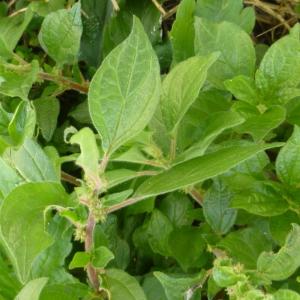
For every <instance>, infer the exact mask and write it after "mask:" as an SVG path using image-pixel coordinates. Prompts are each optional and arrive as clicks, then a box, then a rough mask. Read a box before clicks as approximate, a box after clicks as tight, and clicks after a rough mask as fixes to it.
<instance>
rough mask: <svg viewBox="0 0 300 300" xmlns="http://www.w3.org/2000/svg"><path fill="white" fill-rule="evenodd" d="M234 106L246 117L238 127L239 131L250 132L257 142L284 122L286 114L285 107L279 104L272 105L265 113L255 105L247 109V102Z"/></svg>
mask: <svg viewBox="0 0 300 300" xmlns="http://www.w3.org/2000/svg"><path fill="white" fill-rule="evenodd" d="M234 108H235V110H236V111H237V112H239V113H240V114H241V115H242V116H243V117H244V118H245V122H244V123H243V124H242V125H241V126H239V127H238V128H237V129H236V130H237V132H239V133H249V134H250V135H251V136H252V137H253V139H254V141H256V142H258V141H260V140H262V139H263V138H264V137H265V136H266V135H267V134H268V133H269V132H270V131H272V130H273V129H275V128H277V127H278V126H279V125H280V124H281V123H282V122H284V120H285V116H286V111H285V108H284V107H282V106H279V105H273V106H271V107H270V108H268V109H267V110H266V111H265V112H264V113H260V112H258V111H257V110H256V109H255V108H254V107H252V108H250V109H251V111H247V109H248V108H249V105H248V104H247V103H237V105H236V106H235V107H234Z"/></svg>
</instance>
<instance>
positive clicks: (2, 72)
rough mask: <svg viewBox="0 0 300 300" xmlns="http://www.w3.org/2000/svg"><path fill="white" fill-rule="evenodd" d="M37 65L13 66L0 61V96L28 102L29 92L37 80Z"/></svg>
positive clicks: (35, 63)
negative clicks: (18, 98)
mask: <svg viewBox="0 0 300 300" xmlns="http://www.w3.org/2000/svg"><path fill="white" fill-rule="evenodd" d="M38 71H39V64H38V62H37V61H36V60H34V61H32V62H31V64H26V65H13V64H9V63H5V62H4V61H3V60H2V59H1V60H0V94H3V95H6V96H9V97H20V98H21V99H23V100H28V94H29V91H30V89H31V87H32V85H33V83H34V82H35V81H36V80H37V74H38Z"/></svg>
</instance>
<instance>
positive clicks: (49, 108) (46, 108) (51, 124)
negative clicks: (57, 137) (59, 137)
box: [33, 97, 60, 142]
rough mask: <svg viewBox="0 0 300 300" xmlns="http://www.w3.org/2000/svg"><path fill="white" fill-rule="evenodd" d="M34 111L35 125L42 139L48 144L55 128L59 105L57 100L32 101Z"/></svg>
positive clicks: (52, 98)
mask: <svg viewBox="0 0 300 300" xmlns="http://www.w3.org/2000/svg"><path fill="white" fill-rule="evenodd" d="M33 105H34V107H35V110H36V118H37V124H38V126H39V128H40V130H41V133H42V136H43V138H44V139H45V140H46V141H47V142H49V141H50V140H51V138H52V136H53V133H54V131H55V129H56V126H57V118H58V115H59V110H60V104H59V101H58V100H57V98H54V97H45V98H39V99H36V100H34V101H33Z"/></svg>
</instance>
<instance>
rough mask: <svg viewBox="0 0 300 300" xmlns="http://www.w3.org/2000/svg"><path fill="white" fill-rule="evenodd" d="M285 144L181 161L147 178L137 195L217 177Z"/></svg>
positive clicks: (234, 148) (252, 146)
mask: <svg viewBox="0 0 300 300" xmlns="http://www.w3.org/2000/svg"><path fill="white" fill-rule="evenodd" d="M281 145H282V144H279V143H277V144H276V143H275V144H269V145H268V144H266V145H255V144H249V145H247V146H246V145H244V146H232V147H226V148H224V149H221V150H218V151H216V152H212V153H209V154H206V155H203V156H201V157H199V158H194V159H191V160H188V161H185V162H183V163H181V164H178V165H176V166H174V167H172V168H171V169H169V170H167V171H164V172H162V173H160V174H158V175H156V176H153V177H151V178H149V179H147V180H145V181H144V182H143V183H142V184H141V185H140V186H139V187H138V189H137V191H136V193H135V195H134V196H136V197H138V198H140V199H144V198H148V197H152V196H156V195H160V194H165V193H168V192H172V191H175V190H178V189H181V188H184V187H186V186H188V185H193V184H195V183H198V182H201V181H204V180H206V179H209V178H212V177H216V176H218V175H220V174H222V173H225V172H227V171H228V170H230V169H231V168H233V167H235V166H237V165H238V164H240V163H242V162H244V161H246V160H247V159H249V158H251V157H252V156H254V155H255V154H257V153H259V152H262V151H264V150H266V149H270V148H276V147H280V146H281Z"/></svg>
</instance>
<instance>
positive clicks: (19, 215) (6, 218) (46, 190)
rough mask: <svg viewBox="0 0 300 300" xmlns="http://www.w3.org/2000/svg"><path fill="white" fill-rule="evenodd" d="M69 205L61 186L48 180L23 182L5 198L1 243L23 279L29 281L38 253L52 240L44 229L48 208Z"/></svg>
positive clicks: (1, 220) (2, 209)
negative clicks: (45, 213) (45, 212)
mask: <svg viewBox="0 0 300 300" xmlns="http://www.w3.org/2000/svg"><path fill="white" fill-rule="evenodd" d="M20 199H22V201H20ZM69 204H70V198H69V195H68V194H67V193H66V192H65V191H64V189H63V188H62V186H61V185H60V184H58V183H49V182H43V183H42V182H39V183H26V184H23V185H20V186H18V187H16V188H15V189H14V190H13V191H12V192H11V193H10V194H9V195H8V196H7V198H5V199H4V201H3V204H2V206H1V209H0V237H1V243H2V244H3V246H4V247H5V249H6V250H7V254H8V255H9V257H10V259H11V262H12V264H13V266H14V268H15V271H16V273H17V275H18V277H19V280H20V281H21V282H23V283H24V282H26V281H27V280H28V276H29V271H30V268H31V266H32V263H33V261H34V259H35V258H36V256H37V255H38V254H39V253H40V252H41V251H43V250H44V249H46V248H47V247H49V246H50V244H51V243H52V239H51V237H50V235H49V234H48V233H46V232H45V229H44V211H45V209H46V208H47V207H48V206H51V205H60V206H67V205H69Z"/></svg>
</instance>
